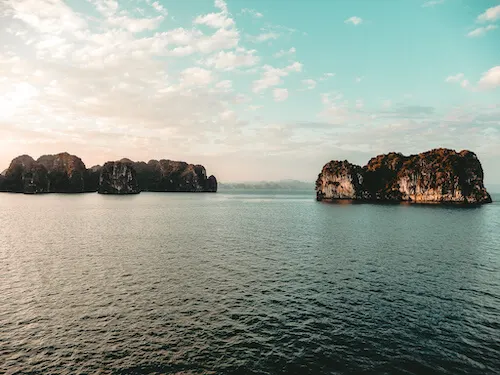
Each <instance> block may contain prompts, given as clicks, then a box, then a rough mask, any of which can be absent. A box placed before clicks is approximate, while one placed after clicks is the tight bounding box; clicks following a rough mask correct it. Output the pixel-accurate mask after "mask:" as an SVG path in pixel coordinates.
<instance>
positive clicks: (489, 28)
mask: <svg viewBox="0 0 500 375" xmlns="http://www.w3.org/2000/svg"><path fill="white" fill-rule="evenodd" d="M497 28H498V26H497V25H488V26H485V27H478V28H476V29H474V30H472V31H471V32H469V33H468V34H467V36H468V37H471V38H477V37H480V36H483V35H485V34H486V33H487V32H488V31H492V30H495V29H497Z"/></svg>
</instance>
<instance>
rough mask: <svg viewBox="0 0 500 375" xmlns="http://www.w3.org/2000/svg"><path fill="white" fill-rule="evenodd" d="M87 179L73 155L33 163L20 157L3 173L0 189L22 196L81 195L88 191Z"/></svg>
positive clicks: (81, 164)
mask: <svg viewBox="0 0 500 375" xmlns="http://www.w3.org/2000/svg"><path fill="white" fill-rule="evenodd" d="M88 177H89V176H88V172H87V169H86V167H85V164H84V163H83V162H82V161H81V159H80V158H78V157H76V156H74V155H70V154H68V153H61V154H57V155H44V156H41V157H40V158H39V159H38V160H36V161H35V160H34V159H33V158H32V157H31V156H28V155H22V156H19V157H17V158H15V159H14V160H12V162H11V163H10V166H9V168H7V170H6V171H5V172H4V178H3V183H2V186H1V188H0V190H2V191H11V192H16V193H26V194H37V193H55V192H57V193H83V192H85V191H92V187H91V186H88V181H87V180H88ZM94 191H95V190H94Z"/></svg>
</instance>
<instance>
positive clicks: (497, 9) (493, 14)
mask: <svg viewBox="0 0 500 375" xmlns="http://www.w3.org/2000/svg"><path fill="white" fill-rule="evenodd" d="M499 19H500V5H497V6H494V7H491V8H488V9H486V11H485V12H484V13H481V14H480V15H479V16H478V17H477V20H478V22H493V21H496V20H499Z"/></svg>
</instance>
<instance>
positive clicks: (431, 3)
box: [422, 0, 445, 8]
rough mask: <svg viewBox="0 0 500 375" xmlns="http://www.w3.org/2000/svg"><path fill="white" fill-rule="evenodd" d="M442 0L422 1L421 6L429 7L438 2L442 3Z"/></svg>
mask: <svg viewBox="0 0 500 375" xmlns="http://www.w3.org/2000/svg"><path fill="white" fill-rule="evenodd" d="M444 2H445V0H430V1H426V2H425V3H423V4H422V7H423V8H429V7H433V6H436V5H439V4H443V3H444Z"/></svg>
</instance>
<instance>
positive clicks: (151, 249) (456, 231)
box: [0, 191, 500, 374]
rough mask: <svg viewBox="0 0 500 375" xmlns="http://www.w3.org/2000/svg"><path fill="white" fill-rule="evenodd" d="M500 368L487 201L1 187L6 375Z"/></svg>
mask: <svg viewBox="0 0 500 375" xmlns="http://www.w3.org/2000/svg"><path fill="white" fill-rule="evenodd" d="M493 198H494V199H495V200H496V201H497V202H498V201H500V196H494V197H493ZM499 369H500V204H499V203H493V204H490V205H485V206H482V207H475V208H456V207H441V206H415V205H412V206H409V205H370V204H356V205H350V204H325V203H318V202H316V201H315V200H314V194H313V193H312V192H311V193H309V192H298V193H292V192H288V193H286V194H283V193H279V192H269V191H252V192H235V191H233V192H219V193H217V194H175V193H173V194H169V193H142V194H140V195H137V196H124V197H123V196H122V197H116V196H102V195H97V194H85V195H57V194H54V195H43V196H24V195H15V194H0V373H5V374H93V373H99V374H351V373H357V374H358V373H361V374H498V373H499Z"/></svg>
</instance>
